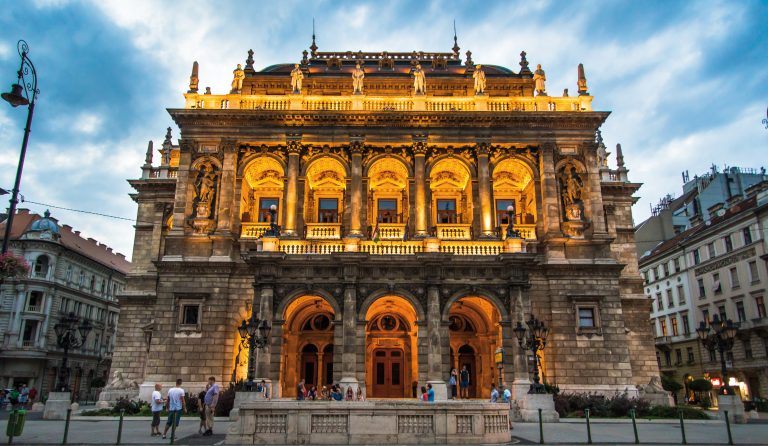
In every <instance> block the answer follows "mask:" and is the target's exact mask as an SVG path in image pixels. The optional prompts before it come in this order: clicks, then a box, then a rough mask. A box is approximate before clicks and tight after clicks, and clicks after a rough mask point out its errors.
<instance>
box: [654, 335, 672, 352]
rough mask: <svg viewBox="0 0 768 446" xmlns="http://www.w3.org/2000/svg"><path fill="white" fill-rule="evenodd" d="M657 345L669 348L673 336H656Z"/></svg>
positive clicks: (664, 348)
mask: <svg viewBox="0 0 768 446" xmlns="http://www.w3.org/2000/svg"><path fill="white" fill-rule="evenodd" d="M655 341H656V347H659V348H661V349H663V350H669V345H670V344H671V343H672V336H656V339H655Z"/></svg>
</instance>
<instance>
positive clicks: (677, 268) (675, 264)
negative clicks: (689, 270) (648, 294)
mask: <svg viewBox="0 0 768 446" xmlns="http://www.w3.org/2000/svg"><path fill="white" fill-rule="evenodd" d="M674 267H675V272H676V273H679V272H680V257H675V260H674Z"/></svg>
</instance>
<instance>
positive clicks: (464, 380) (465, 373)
mask: <svg viewBox="0 0 768 446" xmlns="http://www.w3.org/2000/svg"><path fill="white" fill-rule="evenodd" d="M459 377H460V378H461V386H460V387H459V390H460V391H461V398H462V399H469V370H467V366H466V364H465V365H463V366H462V367H461V373H459Z"/></svg>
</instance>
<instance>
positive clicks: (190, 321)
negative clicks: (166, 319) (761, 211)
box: [181, 305, 200, 325]
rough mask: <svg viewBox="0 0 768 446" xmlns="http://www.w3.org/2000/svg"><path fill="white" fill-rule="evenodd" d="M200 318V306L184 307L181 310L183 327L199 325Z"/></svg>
mask: <svg viewBox="0 0 768 446" xmlns="http://www.w3.org/2000/svg"><path fill="white" fill-rule="evenodd" d="M199 317H200V307H199V306H198V305H184V306H183V307H182V310H181V325H197V323H198V322H199V320H198V319H199Z"/></svg>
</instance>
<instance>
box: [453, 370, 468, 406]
mask: <svg viewBox="0 0 768 446" xmlns="http://www.w3.org/2000/svg"><path fill="white" fill-rule="evenodd" d="M469 384H470V383H469V370H467V366H466V365H465V366H462V367H461V371H460V372H457V371H456V369H455V368H454V369H451V376H450V377H449V378H448V387H449V388H450V389H451V399H452V400H455V399H456V395H459V394H460V398H462V399H469ZM457 390H458V392H457Z"/></svg>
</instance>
